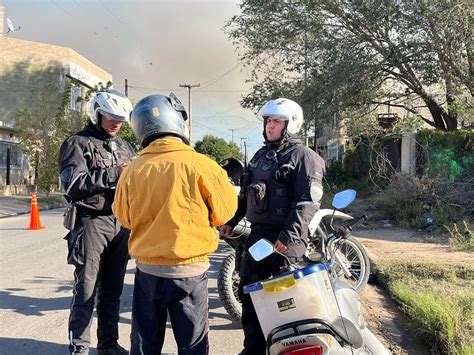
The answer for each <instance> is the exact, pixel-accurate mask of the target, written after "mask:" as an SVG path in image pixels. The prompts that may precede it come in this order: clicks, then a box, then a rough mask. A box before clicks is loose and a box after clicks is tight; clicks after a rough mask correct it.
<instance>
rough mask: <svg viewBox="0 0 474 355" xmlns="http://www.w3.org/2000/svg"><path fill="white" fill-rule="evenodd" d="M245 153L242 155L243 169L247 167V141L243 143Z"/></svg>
mask: <svg viewBox="0 0 474 355" xmlns="http://www.w3.org/2000/svg"><path fill="white" fill-rule="evenodd" d="M244 147H245V153H244V157H245V158H244V160H245V167H247V141H244Z"/></svg>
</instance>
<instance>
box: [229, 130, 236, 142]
mask: <svg viewBox="0 0 474 355" xmlns="http://www.w3.org/2000/svg"><path fill="white" fill-rule="evenodd" d="M229 131H231V132H232V144H234V131H237V128H229Z"/></svg>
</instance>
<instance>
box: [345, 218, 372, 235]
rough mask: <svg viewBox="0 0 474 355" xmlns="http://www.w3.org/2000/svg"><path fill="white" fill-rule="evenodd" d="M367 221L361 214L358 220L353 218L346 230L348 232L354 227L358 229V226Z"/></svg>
mask: <svg viewBox="0 0 474 355" xmlns="http://www.w3.org/2000/svg"><path fill="white" fill-rule="evenodd" d="M367 220H368V217H367V215H365V214H363V215H362V216H360V217H359V218H354V219H353V220H352V221H350V222H349V223H348V224H347V226H346V228H347V229H349V230H350V231H351V230H352V229H354V228H355V227H358V226H359V225H360V224H362V223H364V222H366V221H367Z"/></svg>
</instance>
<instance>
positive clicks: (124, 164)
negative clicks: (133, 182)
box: [118, 163, 128, 176]
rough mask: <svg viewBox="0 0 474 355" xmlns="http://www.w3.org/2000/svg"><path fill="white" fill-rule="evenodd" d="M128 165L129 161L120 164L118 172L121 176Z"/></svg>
mask: <svg viewBox="0 0 474 355" xmlns="http://www.w3.org/2000/svg"><path fill="white" fill-rule="evenodd" d="M127 166H128V163H123V164H120V165H119V166H118V174H119V176H120V175H122V173H123V171H124V170H125V168H126V167H127Z"/></svg>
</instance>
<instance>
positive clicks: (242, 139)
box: [240, 137, 248, 153]
mask: <svg viewBox="0 0 474 355" xmlns="http://www.w3.org/2000/svg"><path fill="white" fill-rule="evenodd" d="M246 139H248V138H247V137H240V152H241V153H242V152H243V151H244V149H243V142H242V141H244V140H246Z"/></svg>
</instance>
